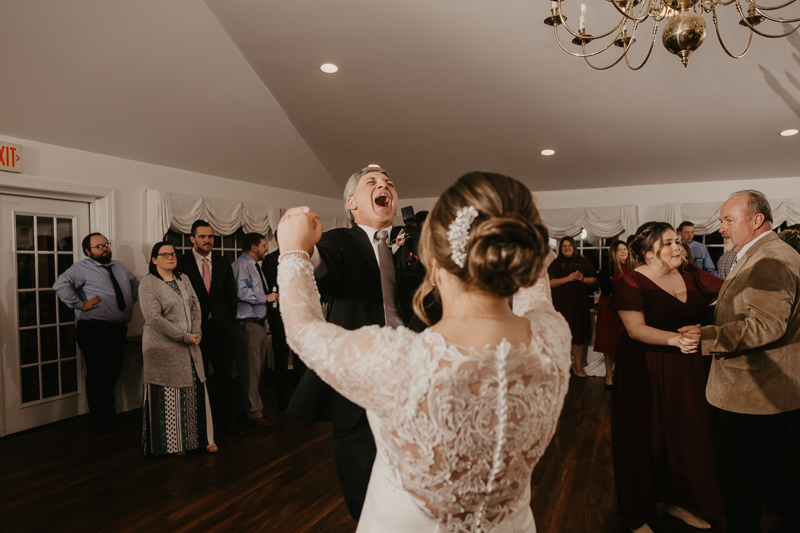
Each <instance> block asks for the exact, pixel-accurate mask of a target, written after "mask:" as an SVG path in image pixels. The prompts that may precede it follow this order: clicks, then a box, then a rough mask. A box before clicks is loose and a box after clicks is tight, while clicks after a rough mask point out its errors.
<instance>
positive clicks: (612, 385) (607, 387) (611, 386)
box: [605, 383, 614, 390]
mask: <svg viewBox="0 0 800 533" xmlns="http://www.w3.org/2000/svg"><path fill="white" fill-rule="evenodd" d="M605 387H606V390H614V384H613V383H612V384H611V385H609V384H608V383H606V384H605Z"/></svg>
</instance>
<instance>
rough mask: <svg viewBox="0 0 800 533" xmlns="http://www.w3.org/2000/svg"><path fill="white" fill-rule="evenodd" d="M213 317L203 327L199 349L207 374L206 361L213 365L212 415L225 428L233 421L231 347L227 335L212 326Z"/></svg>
mask: <svg viewBox="0 0 800 533" xmlns="http://www.w3.org/2000/svg"><path fill="white" fill-rule="evenodd" d="M213 320H214V319H213V318H212V319H211V320H210V321H209V322H208V323H206V325H205V327H203V338H202V339H201V340H200V351H201V352H202V353H203V366H204V367H205V371H206V376H208V363H209V362H210V363H211V364H212V365H213V366H214V382H215V384H216V390H217V401H216V405H215V406H212V407H214V415H215V416H216V418H217V422H218V423H219V426H220V427H222V428H223V429H226V428H227V426H228V425H229V424H230V423H231V421H233V405H232V403H231V374H232V373H233V370H232V365H231V361H232V355H231V354H232V352H233V348H232V346H231V343H230V339H229V336H228V335H221V334H220V333H219V332H218V331H217V329H216V328H215V327H214V323H213Z"/></svg>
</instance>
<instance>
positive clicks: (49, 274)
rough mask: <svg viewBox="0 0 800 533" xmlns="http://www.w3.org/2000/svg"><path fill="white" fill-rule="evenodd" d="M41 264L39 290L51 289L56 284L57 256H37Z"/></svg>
mask: <svg viewBox="0 0 800 533" xmlns="http://www.w3.org/2000/svg"><path fill="white" fill-rule="evenodd" d="M36 260H37V261H38V262H39V288H40V289H49V288H51V287H52V286H53V283H55V282H56V256H54V255H53V254H37V256H36Z"/></svg>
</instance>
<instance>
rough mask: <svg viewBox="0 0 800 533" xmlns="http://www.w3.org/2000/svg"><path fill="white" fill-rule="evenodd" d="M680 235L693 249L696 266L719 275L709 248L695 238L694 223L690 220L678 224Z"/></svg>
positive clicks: (682, 240)
mask: <svg viewBox="0 0 800 533" xmlns="http://www.w3.org/2000/svg"><path fill="white" fill-rule="evenodd" d="M678 236H679V237H680V239H681V242H682V243H684V244H688V245H689V249H690V250H691V251H692V262H693V263H694V264H695V266H696V267H698V268H702V269H703V270H705V271H706V272H710V273H711V274H714V275H715V276H719V274H717V269H716V268H714V261H712V260H711V255H710V254H709V253H708V248H706V247H705V245H704V244H703V243H702V242H697V241H695V240H694V224H693V223H692V222H689V221H688V220H684V221H683V222H681V225H680V226H678Z"/></svg>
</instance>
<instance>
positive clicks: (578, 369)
mask: <svg viewBox="0 0 800 533" xmlns="http://www.w3.org/2000/svg"><path fill="white" fill-rule="evenodd" d="M547 275H548V276H550V288H551V289H552V293H553V307H555V308H556V311H558V312H559V313H561V314H562V315H564V318H566V319H567V323H568V324H569V329H570V332H571V333H572V357H573V359H574V362H573V366H572V371H573V373H574V374H575V375H576V376H578V377H579V378H585V377H586V373H585V372H584V371H583V347H584V345H585V344H586V343H587V342H589V341H590V340H591V339H592V323H591V322H590V318H589V287H590V286H592V285H594V284H595V283H597V270H596V269H595V268H594V265H593V264H592V262H591V261H589V260H588V259H587V258H585V257H584V256H582V255H580V254H578V249H577V247H576V246H575V240H574V239H573V238H572V237H563V238H562V239H561V242H559V245H558V257H556V260H555V261H553V262H552V263H550V266H549V267H548V268H547Z"/></svg>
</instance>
